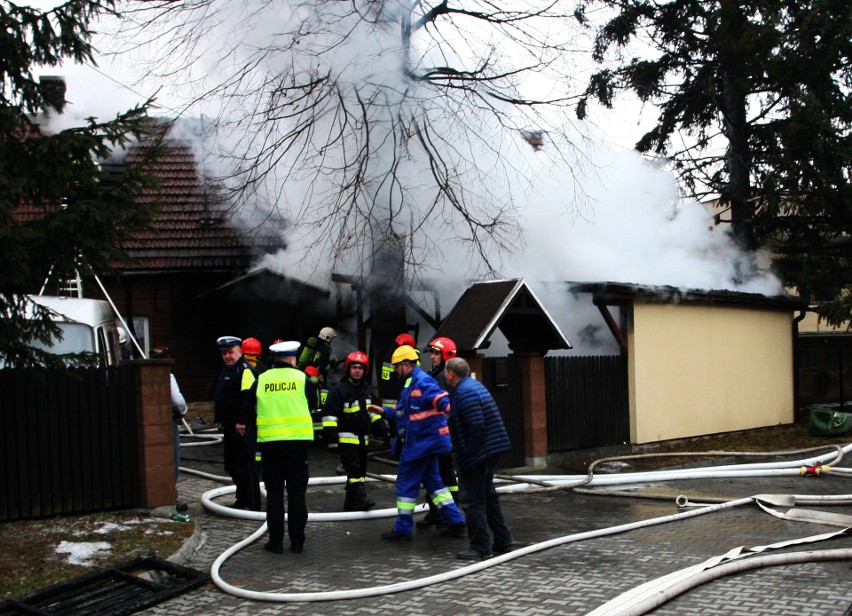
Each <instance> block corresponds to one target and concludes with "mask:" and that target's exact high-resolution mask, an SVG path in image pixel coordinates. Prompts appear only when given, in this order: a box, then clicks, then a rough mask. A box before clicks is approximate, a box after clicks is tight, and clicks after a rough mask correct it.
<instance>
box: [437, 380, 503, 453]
mask: <svg viewBox="0 0 852 616" xmlns="http://www.w3.org/2000/svg"><path fill="white" fill-rule="evenodd" d="M449 424H450V434H451V436H452V439H453V452H454V454H455V456H456V460H457V462H458V465H459V466H460V467H461V468H462V469H469V468H473V467H475V466H477V465H479V464H482V463H483V462H485V461H487V460H490V459H491V458H493V457H495V456H498V455H500V454H501V453H504V452H506V451H509V450H510V449H511V448H512V444H511V443H510V442H509V434H508V433H507V432H506V426H505V425H503V418H502V417H501V416H500V410H499V409H498V408H497V403H496V402H495V401H494V398H493V397H492V396H491V393H490V392H489V391H488V390H487V389H486V388H485V386H484V385H483V384H482V383H480V382H479V381H477V380H476V379H472V378H470V377H469V376H466V377H464V378H463V379H462V380H461V381H459V382H458V384H457V385H456V386H455V387H454V388H453V389H452V390H451V391H450V417H449Z"/></svg>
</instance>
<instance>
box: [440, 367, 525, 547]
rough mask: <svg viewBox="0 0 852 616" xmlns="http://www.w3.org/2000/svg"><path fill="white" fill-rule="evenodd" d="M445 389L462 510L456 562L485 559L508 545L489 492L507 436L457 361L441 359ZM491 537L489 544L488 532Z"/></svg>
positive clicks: (488, 399) (490, 402)
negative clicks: (462, 538) (462, 540)
mask: <svg viewBox="0 0 852 616" xmlns="http://www.w3.org/2000/svg"><path fill="white" fill-rule="evenodd" d="M444 375H445V377H446V379H447V386H448V387H449V391H450V416H449V418H448V423H449V426H450V436H451V437H452V440H453V457H454V459H455V464H456V469H457V472H458V480H459V504H460V505H461V508H462V510H463V511H464V517H465V522H466V523H467V534H468V538H469V540H470V548H469V549H467V550H463V551H461V552H459V553H458V554H457V557H458V558H459V559H461V560H475V559H478V558H488V557H489V556H491V554H492V553H494V552H496V553H505V552H509V551H511V550H512V549H513V547H514V544H515V542H514V540H513V539H512V533H511V531H510V530H509V526H508V524H506V519H505V518H504V517H503V510H502V509H501V508H500V500H499V498H498V496H497V491H496V490H495V489H494V470H495V468H496V466H497V459H498V458H499V456H500V454H501V453H504V452H506V451H509V449H511V443H510V442H509V435H508V433H507V432H506V426H505V425H503V418H502V417H501V416H500V410H499V409H498V408H497V403H496V402H495V401H494V398H493V397H492V396H491V393H490V392H489V391H488V390H487V389H486V388H485V386H484V385H482V384H481V383H480V382H478V381H477V380H475V379H473V378H471V376H470V366H469V365H468V363H467V362H466V361H465V360H464V359H462V358H460V357H454V358H452V359H449V360H447V363H446V367H445V369H444ZM489 528H490V529H491V532H492V533H493V535H494V541H493V544H492V541H491V537H490V536H489V533H488V529H489Z"/></svg>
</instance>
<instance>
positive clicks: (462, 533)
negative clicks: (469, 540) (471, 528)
mask: <svg viewBox="0 0 852 616" xmlns="http://www.w3.org/2000/svg"><path fill="white" fill-rule="evenodd" d="M441 536H442V537H450V538H451V539H454V538H457V537H467V527H466V526H465V525H464V522H459V523H458V524H453V525H452V526H447V528H445V529H444V530H442V531H441Z"/></svg>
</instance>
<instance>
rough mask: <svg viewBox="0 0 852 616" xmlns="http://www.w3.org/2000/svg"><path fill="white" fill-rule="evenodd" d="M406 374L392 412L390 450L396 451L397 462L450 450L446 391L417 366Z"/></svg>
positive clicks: (448, 406) (448, 405)
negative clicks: (393, 427) (393, 433)
mask: <svg viewBox="0 0 852 616" xmlns="http://www.w3.org/2000/svg"><path fill="white" fill-rule="evenodd" d="M408 376H409V378H408V380H407V381H406V382H405V387H403V389H402V392H401V393H400V396H399V402H397V404H396V408H395V409H394V410H393V412H392V414H391V419H393V420H395V423H396V436H395V437H394V445H393V446H392V447H391V451H394V450H397V451H398V452H399V460H400V462H406V461H411V460H417V459H418V458H422V457H423V456H427V455H430V454H437V453H449V452H450V451H451V450H452V444H451V443H450V429H449V427H448V426H447V415H446V413H448V412H449V410H450V399H449V395H448V394H447V392H446V391H444V390H443V389H441V388H440V387H439V386H438V383H437V381H435V379H433V378H432V377H431V376H429V375H428V374H426V373H425V372H424V371H423V370H421V369H420V366H414V369H413V370H412V371H411V373H410V374H409V375H408Z"/></svg>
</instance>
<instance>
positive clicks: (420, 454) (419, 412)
mask: <svg viewBox="0 0 852 616" xmlns="http://www.w3.org/2000/svg"><path fill="white" fill-rule="evenodd" d="M418 360H419V355H418V353H417V351H416V350H415V349H414V348H413V347H411V346H408V345H402V346H400V347H399V348H397V349H396V351H394V353H393V357H392V358H391V363H393V367H394V372H396V375H397V376H398V377H399V380H400V381H401V382H403V383H405V386H404V387H403V389H402V392H401V393H400V396H399V401H398V402H397V405H396V408H395V409H393V411H391V413H392V414H393V415H394V417H395V419H396V436H395V437H394V444H393V446H392V450H397V451H399V472H398V473H397V476H396V508H397V517H396V523H395V524H394V525H393V529H391V530H390V531H388V532H386V533H383V534H382V539H387V540H390V541H399V540H409V539H411V536H412V534H413V531H414V508H415V507H416V506H417V494H418V492H419V491H420V484H421V483H422V484H423V485H425V486H426V490H427V491H428V493H429V498H430V499H431V500H432V502H433V503H435V505H436V506H437V507H438V513H440V514H441V517H442V518H443V519H444V521H445V522H446V524H447V529H446V530H445V531H444V533H442V534H445V535H446V536H448V537H458V536H464V532H465V531H464V528H465V526H464V517H463V516H462V513H461V511H459V508H458V507H457V506H456V504H455V502H454V501H453V496H452V494H450V491H449V490H448V489H447V487H446V486H445V485H444V484H443V483H442V482H441V474H440V472H439V471H438V454H441V453H447V452H449V451H450V450H451V449H452V443H451V441H450V434H449V432H450V431H449V428H448V427H447V416H446V412H447V411H448V410H449V409H448V407H449V400H448V395H447V392H445V391H444V390H443V389H441V388H440V387H439V386H438V383H437V381H435V379H433V378H432V377H431V376H429V375H428V374H426V373H425V372H424V371H423V370H421V369H420V367H419V366H418V365H417V362H418ZM370 410H371V411H373V412H379V411H381V410H382V408H381V407H379V406H375V405H371V406H370Z"/></svg>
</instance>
